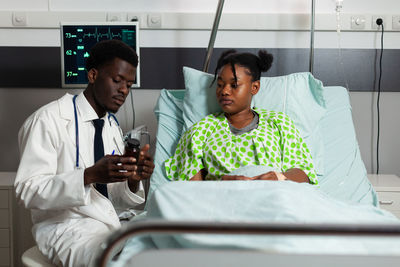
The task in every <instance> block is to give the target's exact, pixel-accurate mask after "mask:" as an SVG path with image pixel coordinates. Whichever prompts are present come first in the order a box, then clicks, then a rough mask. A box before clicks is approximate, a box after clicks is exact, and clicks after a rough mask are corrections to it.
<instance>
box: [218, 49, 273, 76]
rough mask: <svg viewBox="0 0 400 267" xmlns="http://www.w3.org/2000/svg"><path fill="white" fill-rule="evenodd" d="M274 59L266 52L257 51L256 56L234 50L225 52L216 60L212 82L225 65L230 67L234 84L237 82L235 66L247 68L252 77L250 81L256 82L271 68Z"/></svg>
mask: <svg viewBox="0 0 400 267" xmlns="http://www.w3.org/2000/svg"><path fill="white" fill-rule="evenodd" d="M273 60H274V57H273V56H272V54H269V53H268V52H267V51H266V50H263V49H261V50H259V51H258V56H256V55H254V54H252V53H247V52H245V53H238V52H236V50H234V49H230V50H227V51H225V52H223V53H222V55H221V56H220V58H219V59H218V63H217V67H216V68H215V73H214V80H213V83H214V81H215V80H216V78H217V74H218V71H219V70H220V69H221V68H222V67H223V66H225V65H227V64H229V65H231V67H232V72H233V76H234V78H235V82H237V78H236V71H235V64H237V65H239V66H241V67H244V68H247V69H248V70H249V71H250V73H248V74H249V75H250V76H251V77H252V81H253V82H254V81H258V80H260V77H261V72H266V71H268V70H269V69H270V68H271V65H272V62H273Z"/></svg>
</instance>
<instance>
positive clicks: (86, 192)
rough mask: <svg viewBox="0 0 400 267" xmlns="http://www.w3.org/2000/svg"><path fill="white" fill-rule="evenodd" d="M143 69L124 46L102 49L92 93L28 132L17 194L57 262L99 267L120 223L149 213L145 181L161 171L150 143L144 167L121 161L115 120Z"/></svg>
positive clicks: (34, 121)
mask: <svg viewBox="0 0 400 267" xmlns="http://www.w3.org/2000/svg"><path fill="white" fill-rule="evenodd" d="M137 65H138V57H137V55H136V53H135V51H134V50H133V49H131V48H130V47H129V46H127V45H126V44H124V43H123V42H121V41H117V40H111V41H102V42H100V43H97V44H96V45H95V46H94V47H93V48H92V49H91V52H90V57H89V58H88V60H87V62H86V69H87V71H88V79H89V83H88V85H87V87H86V89H85V90H84V92H83V93H81V94H79V95H78V96H73V95H70V94H66V95H65V96H63V97H62V98H60V99H58V100H56V101H54V102H52V103H50V104H47V105H46V106H44V107H42V108H40V109H39V110H38V111H36V112H35V113H34V114H32V115H31V116H30V117H29V118H28V119H27V120H26V121H25V123H24V124H23V126H22V128H21V129H20V132H19V146H20V151H21V161H20V165H19V168H18V172H17V177H16V181H15V190H16V195H17V198H18V199H19V200H20V202H22V203H23V204H24V205H25V207H26V208H29V209H31V214H32V220H33V224H34V225H33V229H32V232H33V236H34V239H35V240H36V243H37V245H38V247H39V250H40V251H41V252H42V253H43V254H44V255H45V256H47V257H48V258H49V259H50V260H51V261H52V262H53V264H56V265H62V266H88V265H93V262H94V258H95V252H96V249H97V248H98V247H99V244H100V243H101V242H102V241H103V240H104V239H105V238H106V237H107V235H108V234H110V232H112V231H113V230H116V229H118V228H119V227H120V226H121V223H120V219H127V218H128V217H129V216H132V215H134V214H135V213H136V212H137V211H138V210H141V209H143V204H144V201H145V193H144V188H143V185H142V182H141V180H143V179H148V178H149V177H150V176H151V174H152V172H153V169H154V164H153V160H152V158H151V157H150V155H149V152H148V151H149V145H146V146H145V147H144V148H143V149H142V150H141V152H140V157H139V159H138V161H136V159H135V158H133V157H125V156H121V155H122V154H123V153H124V144H123V140H122V131H121V129H120V128H119V126H118V123H117V122H116V120H115V119H114V118H115V117H113V115H110V114H111V113H115V112H117V111H118V109H119V108H120V107H121V105H122V104H123V103H124V102H125V99H126V97H127V95H128V93H129V89H130V87H131V85H132V84H133V82H134V80H135V75H136V68H137ZM110 112H111V113H110Z"/></svg>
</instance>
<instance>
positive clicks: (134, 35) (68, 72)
mask: <svg viewBox="0 0 400 267" xmlns="http://www.w3.org/2000/svg"><path fill="white" fill-rule="evenodd" d="M60 32H61V83H62V87H63V88H84V87H86V85H87V83H88V79H87V70H86V68H85V62H86V58H87V57H88V56H89V51H90V49H91V48H92V46H94V45H95V44H96V43H97V42H99V41H102V40H111V39H118V40H122V41H123V42H125V43H126V44H128V45H129V46H130V47H132V48H133V49H134V50H135V51H136V53H137V55H138V57H140V55H139V52H140V51H139V50H140V49H139V24H138V22H136V21H135V22H103V23H61V25H60ZM139 62H140V60H139ZM132 87H140V65H138V67H137V70H136V79H135V82H134V84H133V85H132Z"/></svg>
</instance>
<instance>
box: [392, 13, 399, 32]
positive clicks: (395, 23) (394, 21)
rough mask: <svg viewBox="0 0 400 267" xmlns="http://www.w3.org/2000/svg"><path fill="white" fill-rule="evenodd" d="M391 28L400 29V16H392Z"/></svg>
mask: <svg viewBox="0 0 400 267" xmlns="http://www.w3.org/2000/svg"><path fill="white" fill-rule="evenodd" d="M392 30H400V16H399V15H397V16H393V17H392Z"/></svg>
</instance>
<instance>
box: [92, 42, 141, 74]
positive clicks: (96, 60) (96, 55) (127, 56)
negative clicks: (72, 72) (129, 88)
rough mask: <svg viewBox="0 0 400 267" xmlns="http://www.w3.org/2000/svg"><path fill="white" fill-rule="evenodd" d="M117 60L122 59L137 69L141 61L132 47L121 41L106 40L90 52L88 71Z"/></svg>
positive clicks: (97, 44)
mask: <svg viewBox="0 0 400 267" xmlns="http://www.w3.org/2000/svg"><path fill="white" fill-rule="evenodd" d="M115 58H120V59H122V60H124V61H126V62H128V63H130V64H131V65H132V66H134V67H135V68H137V66H138V63H139V59H138V56H137V54H136V52H135V50H133V48H132V47H130V46H129V45H127V44H126V43H124V42H122V41H120V40H116V39H114V40H104V41H100V42H98V43H96V44H95V45H94V46H93V47H92V48H91V49H90V52H89V57H88V59H87V60H86V70H87V71H89V70H90V69H92V68H95V69H98V68H100V67H102V66H103V65H105V64H107V63H110V62H111V61H113V60H114V59H115Z"/></svg>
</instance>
